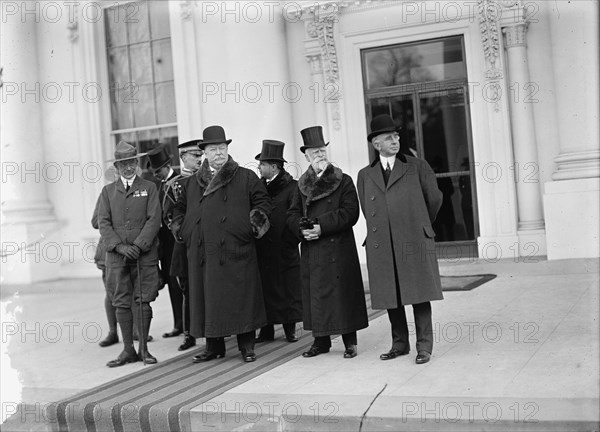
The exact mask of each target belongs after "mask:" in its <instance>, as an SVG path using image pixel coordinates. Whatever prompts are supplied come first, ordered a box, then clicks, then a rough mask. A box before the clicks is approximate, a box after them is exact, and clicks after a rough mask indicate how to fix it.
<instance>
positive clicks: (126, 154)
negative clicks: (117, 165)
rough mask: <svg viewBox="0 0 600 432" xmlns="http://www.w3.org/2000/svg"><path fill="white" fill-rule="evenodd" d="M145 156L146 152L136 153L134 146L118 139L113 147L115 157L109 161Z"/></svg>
mask: <svg viewBox="0 0 600 432" xmlns="http://www.w3.org/2000/svg"><path fill="white" fill-rule="evenodd" d="M142 156H146V153H138V152H137V150H136V149H135V147H134V146H132V145H131V144H129V143H126V142H125V141H119V144H117V147H116V148H115V158H114V159H113V160H112V161H109V162H120V161H125V160H129V159H135V158H139V157H142Z"/></svg>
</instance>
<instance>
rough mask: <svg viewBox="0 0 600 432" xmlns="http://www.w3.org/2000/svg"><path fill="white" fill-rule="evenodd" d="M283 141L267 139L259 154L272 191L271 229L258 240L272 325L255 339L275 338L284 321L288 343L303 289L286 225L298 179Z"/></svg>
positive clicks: (294, 243) (262, 173) (295, 248)
mask: <svg viewBox="0 0 600 432" xmlns="http://www.w3.org/2000/svg"><path fill="white" fill-rule="evenodd" d="M284 146H285V144H284V143H282V142H281V141H275V140H264V141H263V142H262V151H261V153H260V154H258V155H256V158H255V159H256V160H258V161H259V164H258V170H259V171H260V176H261V178H262V180H261V181H262V182H263V184H264V185H265V187H266V188H267V192H269V196H270V197H271V200H272V203H273V211H272V213H271V217H270V218H269V221H270V222H271V228H270V229H269V231H267V233H266V234H265V235H264V237H263V238H261V239H260V240H258V241H257V252H258V264H259V267H260V275H261V279H262V287H263V294H264V297H265V308H266V311H267V320H268V322H269V324H267V325H266V326H264V327H263V328H262V329H261V330H260V333H259V335H258V338H257V339H256V342H265V341H270V340H273V339H274V338H275V328H274V326H273V324H283V331H284V333H285V337H286V339H287V341H288V342H296V341H298V338H296V323H297V322H299V321H301V320H302V294H301V292H302V288H301V285H300V254H299V252H298V241H297V240H296V238H295V236H294V235H293V234H292V233H291V232H290V231H289V229H288V227H287V225H286V217H287V210H288V208H289V206H290V203H291V201H292V195H293V193H294V190H296V185H297V183H298V182H297V181H296V180H294V179H293V178H292V176H291V175H290V174H289V173H288V172H287V171H286V170H285V169H284V168H283V164H284V163H285V159H283V148H284Z"/></svg>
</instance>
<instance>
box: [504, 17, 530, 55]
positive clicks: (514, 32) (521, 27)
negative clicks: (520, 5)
mask: <svg viewBox="0 0 600 432" xmlns="http://www.w3.org/2000/svg"><path fill="white" fill-rule="evenodd" d="M502 33H503V34H504V49H509V48H513V47H518V46H520V47H526V46H527V23H526V22H523V23H520V24H516V25H511V26H506V27H503V28H502Z"/></svg>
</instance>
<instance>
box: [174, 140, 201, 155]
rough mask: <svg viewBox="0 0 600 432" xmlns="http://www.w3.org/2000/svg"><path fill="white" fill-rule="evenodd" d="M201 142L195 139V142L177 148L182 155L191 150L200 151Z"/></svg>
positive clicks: (185, 143)
mask: <svg viewBox="0 0 600 432" xmlns="http://www.w3.org/2000/svg"><path fill="white" fill-rule="evenodd" d="M201 142H202V140H201V139H194V140H190V141H186V142H184V143H181V144H178V145H177V148H178V149H179V152H180V153H184V152H186V151H190V150H200V143H201Z"/></svg>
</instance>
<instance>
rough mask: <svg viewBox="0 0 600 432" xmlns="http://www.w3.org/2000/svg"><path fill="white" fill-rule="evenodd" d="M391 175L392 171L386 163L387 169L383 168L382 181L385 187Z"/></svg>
mask: <svg viewBox="0 0 600 432" xmlns="http://www.w3.org/2000/svg"><path fill="white" fill-rule="evenodd" d="M391 174H392V169H391V168H390V163H389V162H388V164H387V167H386V168H385V171H383V181H384V182H385V185H386V186H387V184H388V180H389V179H390V175H391Z"/></svg>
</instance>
